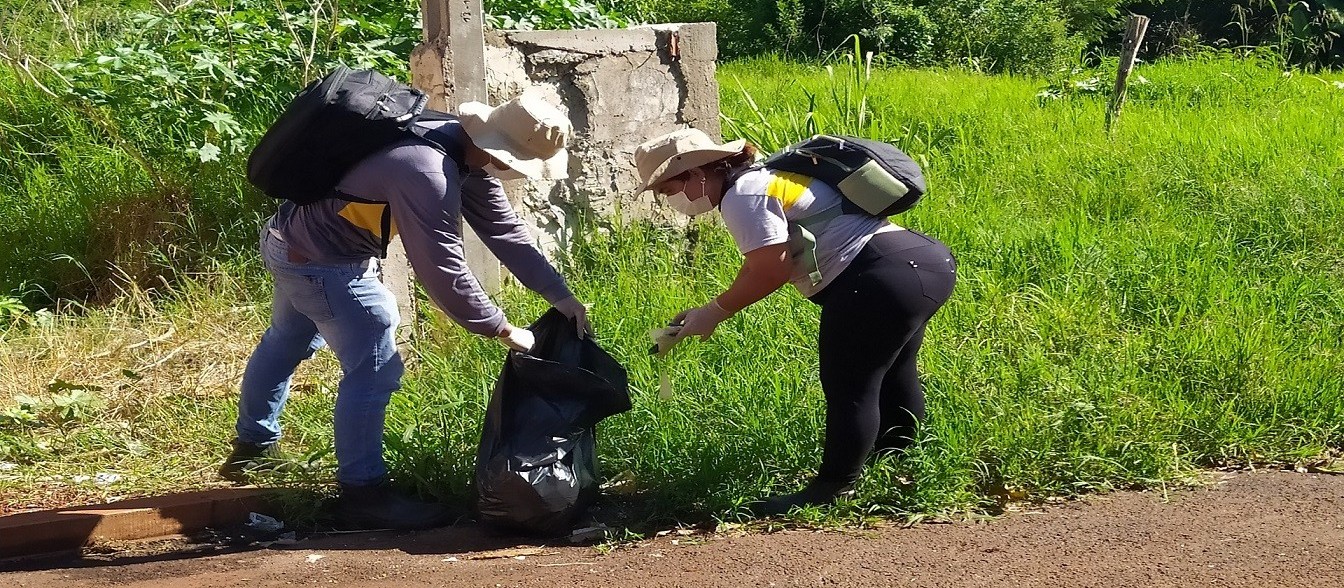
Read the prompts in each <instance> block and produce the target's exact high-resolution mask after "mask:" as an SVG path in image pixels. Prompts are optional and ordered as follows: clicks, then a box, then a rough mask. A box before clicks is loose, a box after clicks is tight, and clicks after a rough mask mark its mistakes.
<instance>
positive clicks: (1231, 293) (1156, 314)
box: [0, 58, 1344, 522]
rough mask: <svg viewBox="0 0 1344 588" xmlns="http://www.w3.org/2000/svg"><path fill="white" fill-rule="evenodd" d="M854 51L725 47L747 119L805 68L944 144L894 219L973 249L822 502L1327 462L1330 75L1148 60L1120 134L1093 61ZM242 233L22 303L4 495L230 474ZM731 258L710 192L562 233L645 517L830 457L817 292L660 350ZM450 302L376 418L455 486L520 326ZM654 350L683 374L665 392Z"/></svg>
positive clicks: (1331, 437)
mask: <svg viewBox="0 0 1344 588" xmlns="http://www.w3.org/2000/svg"><path fill="white" fill-rule="evenodd" d="M852 73H853V71H852V70H849V69H846V68H843V67H841V68H838V69H836V70H835V71H834V74H833V76H834V77H832V75H828V73H827V71H826V69H824V68H822V67H820V66H816V65H810V66H809V65H798V64H792V63H783V62H776V61H753V62H745V63H733V64H728V65H726V66H724V67H723V68H722V69H721V75H720V82H721V87H722V88H723V90H722V94H723V111H724V113H725V116H726V117H727V118H728V119H729V120H730V121H731V123H735V124H729V125H727V127H726V128H727V129H729V130H730V133H738V134H742V135H745V136H749V137H751V138H753V139H755V140H757V141H760V142H761V143H762V144H763V146H765V147H767V148H773V147H777V146H779V144H781V143H782V142H785V141H787V140H789V138H791V137H796V136H798V135H800V134H804V133H806V132H808V131H809V130H811V129H809V128H808V127H807V124H806V122H807V120H809V119H808V117H806V116H805V115H804V113H805V112H806V111H807V110H808V108H807V106H808V98H807V96H806V92H811V93H812V94H813V95H815V96H816V107H817V110H816V115H815V116H814V117H812V119H811V120H814V121H815V122H816V125H817V127H816V128H817V130H822V131H831V132H837V131H845V132H858V133H861V134H865V135H868V136H872V137H877V138H883V139H888V140H893V141H897V142H898V143H899V144H900V145H902V146H903V147H905V148H907V150H908V151H910V152H911V153H912V154H914V155H916V156H917V157H920V158H922V160H923V161H924V162H925V164H926V166H927V171H928V175H929V176H930V184H931V192H930V194H929V196H927V197H926V199H925V201H924V202H923V203H921V204H920V206H919V207H917V208H916V209H915V210H914V211H912V212H910V213H907V214H905V215H903V216H901V217H899V218H898V219H896V220H898V221H899V222H900V223H901V224H903V225H905V226H908V227H911V228H916V229H919V230H921V231H924V232H926V233H929V234H931V235H934V236H936V237H938V238H939V239H941V240H943V241H944V242H946V243H947V244H948V245H949V246H950V247H951V248H952V250H953V251H954V252H955V253H956V255H957V256H958V259H959V261H960V267H961V274H960V281H959V283H958V285H957V290H956V293H955V294H954V296H953V299H952V300H951V302H949V304H948V305H947V306H946V307H945V308H944V310H943V311H942V312H941V313H940V314H939V315H938V316H937V317H936V318H935V319H934V322H933V324H932V325H931V327H930V331H929V338H928V340H927V341H926V343H925V351H924V353H923V354H922V356H921V368H922V370H923V373H924V381H925V385H926V388H927V393H928V396H929V411H928V412H929V420H928V422H927V426H926V427H925V428H924V429H923V431H922V433H921V439H920V441H919V443H918V444H917V446H916V447H915V448H914V449H913V450H912V451H911V452H910V453H909V454H908V455H907V457H906V458H904V459H901V460H884V461H882V462H879V463H878V464H876V465H875V466H874V467H873V468H871V470H870V471H869V473H868V474H867V475H866V476H865V477H864V479H863V481H862V483H861V487H860V493H859V498H858V500H856V501H854V502H850V503H846V504H844V505H842V506H841V507H840V508H837V509H832V510H830V511H828V512H825V513H817V512H814V513H807V514H805V515H803V517H804V519H808V520H813V521H827V522H837V521H848V522H854V521H858V520H861V519H862V517H865V516H868V515H872V514H882V515H894V516H899V517H908V518H920V517H924V516H930V515H939V514H948V513H964V512H982V511H993V510H994V509H995V508H997V506H998V505H999V504H1001V503H1002V501H1004V500H1021V499H1029V500H1039V499H1047V498H1050V497H1060V496H1069V495H1073V494H1076V493H1081V492H1090V491H1098V490H1106V489H1112V488H1117V487H1135V486H1154V485H1160V484H1166V483H1170V482H1179V481H1182V480H1185V479H1187V478H1188V474H1189V473H1191V472H1192V471H1194V470H1195V469H1197V468H1199V467H1204V466H1211V465H1224V464H1232V465H1236V464H1245V463H1252V462H1255V463H1264V462H1275V463H1292V464H1303V463H1311V462H1312V461H1313V460H1315V459H1317V458H1319V457H1320V456H1322V455H1325V454H1328V453H1329V452H1330V451H1331V450H1332V449H1333V450H1338V449H1339V448H1340V447H1341V446H1344V386H1342V385H1341V381H1342V380H1344V342H1342V341H1341V337H1340V333H1341V332H1344V236H1342V235H1341V232H1340V231H1339V227H1340V226H1344V199H1341V197H1340V196H1341V192H1342V191H1344V169H1342V168H1341V165H1342V164H1341V162H1344V122H1341V121H1340V120H1339V117H1338V116H1337V113H1338V112H1340V109H1341V105H1342V103H1344V88H1342V87H1341V86H1344V84H1341V82H1340V79H1341V78H1340V77H1339V76H1338V75H1335V76H1316V75H1308V74H1302V73H1287V74H1286V73H1284V72H1283V71H1282V69H1281V68H1278V67H1276V66H1274V65H1273V64H1272V63H1269V62H1264V61H1258V60H1249V59H1247V60H1237V59H1229V58H1210V59H1207V60H1193V61H1184V62H1170V63H1158V64H1154V65H1146V64H1145V65H1143V66H1141V68H1140V70H1139V72H1138V73H1139V74H1141V75H1142V77H1143V80H1141V81H1140V82H1139V83H1137V84H1136V85H1135V86H1133V87H1132V88H1131V94H1130V102H1129V103H1128V105H1127V107H1126V110H1125V112H1124V115H1123V118H1122V119H1121V120H1120V123H1119V125H1118V127H1117V129H1116V130H1115V131H1114V133H1113V134H1112V135H1110V136H1107V135H1106V134H1105V133H1103V131H1102V129H1101V127H1102V118H1103V112H1104V109H1105V100H1104V98H1102V97H1100V96H1099V95H1098V94H1097V93H1096V92H1093V91H1091V90H1090V89H1089V88H1091V87H1101V88H1104V87H1105V85H1106V84H1105V83H1104V82H1100V83H1099V84H1098V83H1094V82H1092V81H1090V78H1091V77H1092V76H1093V75H1095V74H1096V72H1077V73H1074V74H1072V75H1071V76H1069V77H1061V78H1060V79H1058V80H1043V79H1037V78H1026V77H989V76H982V75H977V74H972V73H964V72H959V71H945V70H928V71H924V70H878V71H875V72H873V73H872V76H871V79H867V78H864V77H863V76H860V77H858V78H857V79H856V78H854V77H853V76H852ZM1102 79H1106V78H1105V77H1104V75H1103V77H1102ZM1052 88H1053V89H1054V90H1055V91H1053V92H1043V91H1046V90H1049V89H1052ZM742 89H745V90H746V92H747V93H748V94H749V95H750V96H751V97H754V101H753V100H749V99H748V98H747V96H746V95H744V94H743V92H742ZM847 90H848V91H849V94H848V95H846V94H845V92H846V91H847ZM860 112H863V116H862V117H860V116H859V113H860ZM688 237H689V238H688ZM250 255H251V254H250V253H249V254H247V255H245V256H243V257H240V258H238V259H234V260H220V262H219V263H218V266H217V269H216V270H215V271H211V272H207V273H204V274H202V275H199V276H192V277H187V278H186V279H184V280H183V281H182V282H181V283H182V284H183V285H181V286H178V287H176V289H175V291H174V293H173V294H172V295H170V296H167V297H166V298H158V299H152V300H151V299H149V298H147V297H145V296H144V295H143V294H142V293H140V292H138V291H136V290H131V291H128V292H126V293H125V294H123V295H122V296H121V297H120V298H119V300H121V302H120V303H119V304H117V305H114V306H112V307H108V308H98V309H91V310H89V311H88V312H84V313H70V314H67V313H63V312H62V313H57V314H55V315H31V314H29V315H24V316H23V318H21V319H20V320H18V321H16V322H15V323H14V326H12V327H11V328H10V329H9V330H7V331H4V332H3V333H2V334H0V337H2V338H3V347H0V389H3V390H5V391H6V392H10V391H13V392H14V393H25V394H27V396H28V398H26V399H24V400H10V399H9V398H0V403H3V404H0V410H5V412H4V413H3V416H0V462H4V463H5V464H6V465H4V466H3V468H4V469H3V470H0V512H2V511H4V510H6V509H15V508H21V507H23V506H24V505H27V504H38V503H43V502H49V501H51V500H61V499H69V498H72V497H73V498H80V499H83V498H89V497H94V496H101V497H108V496H116V495H126V494H135V493H141V492H146V491H156V490H164V489H170V488H184V487H197V486H200V485H206V484H210V483H214V482H213V474H212V471H213V467H214V466H215V464H216V463H217V461H218V460H219V459H220V458H222V457H223V455H224V453H225V451H226V446H225V444H226V442H227V440H228V438H229V437H230V436H231V426H230V423H231V420H232V410H233V404H232V403H233V394H234V388H235V386H236V382H237V379H238V375H239V374H240V373H241V367H242V363H243V362H244V361H245V359H246V354H247V352H248V350H249V347H250V345H251V344H252V343H253V342H254V341H255V340H256V337H257V336H258V335H259V333H260V330H261V328H262V327H263V325H264V321H265V315H266V308H265V305H266V301H267V299H266V297H265V296H266V292H265V290H266V283H265V279H264V276H263V275H262V274H261V273H260V272H259V271H258V269H257V267H256V262H255V260H254V259H252V258H251V257H249V256H250ZM737 262H738V257H737V255H736V253H735V251H734V249H733V248H732V245H731V242H730V240H729V239H728V238H727V235H726V234H725V233H724V232H723V231H722V230H721V229H720V228H718V227H717V226H716V225H714V224H713V223H704V224H701V225H697V226H695V227H693V228H692V229H691V231H690V232H689V233H686V232H681V231H673V230H669V229H659V228H655V227H644V226H635V227H630V228H629V229H628V230H625V231H621V232H618V233H616V234H613V235H605V236H593V237H592V238H591V240H590V241H588V242H585V243H580V244H579V245H578V246H577V247H576V249H575V250H574V251H572V252H571V255H570V256H569V258H568V259H567V260H566V266H567V273H568V275H569V276H570V279H571V282H572V285H573V287H574V289H575V290H576V291H577V292H578V293H579V295H580V297H581V298H583V299H585V300H587V301H590V302H592V303H593V305H594V307H593V310H592V313H593V319H594V324H595V325H596V328H597V329H598V333H599V339H600V342H601V343H602V344H603V345H604V346H605V347H606V348H607V349H609V350H610V351H611V352H612V353H613V354H614V355H615V356H616V357H618V358H619V359H621V360H622V361H623V362H625V364H626V366H627V368H628V369H629V371H630V376H631V385H632V391H631V392H632V394H633V396H634V404H635V408H634V410H632V411H631V412H629V413H627V414H624V415H620V416H618V417H614V418H612V419H610V420H609V421H607V422H606V423H604V424H603V425H602V427H601V429H600V435H601V437H600V439H599V446H600V451H601V453H602V465H603V469H604V472H605V473H606V474H607V475H608V476H613V477H618V478H620V479H623V480H629V482H628V483H626V484H623V485H622V486H621V488H622V491H630V492H634V493H636V494H637V495H638V496H639V497H641V498H642V499H643V500H642V504H643V505H644V506H645V507H647V509H648V510H647V511H646V512H647V513H648V514H649V516H655V517H658V518H664V519H665V518H682V519H703V518H706V517H718V518H729V517H731V516H732V515H733V513H735V512H737V511H738V510H739V507H740V505H741V504H742V503H743V502H745V501H747V500H749V499H752V498H754V497H756V496H759V495H760V494H762V493H765V492H770V491H776V490H786V489H792V488H793V487H794V486H795V485H796V484H798V483H800V482H801V481H802V480H804V479H805V478H806V477H807V476H809V475H810V474H811V472H812V468H814V467H815V466H816V464H817V461H818V460H819V458H820V438H821V430H820V426H821V422H822V416H823V405H822V400H821V394H820V389H819V384H818V383H817V376H816V370H817V368H816V365H817V358H816V351H815V344H814V340H815V334H816V323H817V316H818V313H817V309H816V308H815V307H814V306H812V305H811V304H810V303H808V302H807V301H805V300H803V299H801V298H800V297H798V296H797V295H796V294H794V293H793V292H781V293H778V294H776V295H774V296H772V297H770V298H769V299H767V300H766V301H764V302H762V303H760V304H758V305H756V306H754V307H752V308H750V309H748V310H747V311H745V312H743V313H741V314H739V315H738V316H737V317H735V318H733V319H732V320H731V321H729V322H728V323H727V324H725V325H723V326H722V327H720V329H719V330H718V332H717V333H716V335H715V337H714V338H713V339H712V340H710V341H708V342H704V343H699V342H696V343H691V344H687V345H685V347H684V348H680V349H679V350H678V352H677V353H676V354H674V355H673V356H672V357H671V358H670V359H667V360H653V359H651V358H649V357H648V356H647V355H645V353H644V352H645V350H646V349H647V346H648V338H647V336H648V331H649V329H650V328H652V327H655V326H658V325H660V324H662V323H663V322H665V321H666V320H667V319H668V318H670V317H671V316H672V315H673V314H674V313H676V312H677V311H679V310H681V309H683V308H686V307H688V306H691V305H696V304H700V303H701V302H703V301H704V300H705V299H707V298H708V297H709V296H712V295H713V294H715V293H717V292H718V291H719V290H720V289H722V288H724V287H726V286H727V284H728V283H729V281H730V280H731V278H732V275H733V272H734V270H735V268H736V264H737ZM504 298H505V302H506V308H507V309H508V310H509V312H510V314H511V316H514V317H517V319H518V320H526V319H527V318H530V317H533V316H536V315H538V314H540V312H541V311H542V310H544V306H543V303H542V302H541V301H540V300H539V299H537V298H535V297H533V296H530V295H528V294H526V293H522V292H516V291H514V292H509V293H507V294H506V295H505V297H504ZM430 323H431V325H432V326H431V328H429V329H427V331H428V333H429V334H428V336H427V337H426V338H425V339H423V340H422V341H420V343H419V345H418V351H419V352H420V353H421V357H420V360H419V362H418V365H417V367H416V368H415V369H414V372H413V375H411V376H410V377H408V378H407V381H406V385H405V389H404V391H403V393H402V394H399V395H398V396H397V397H396V398H394V401H393V407H392V410H391V411H390V416H389V420H388V430H387V435H386V439H387V444H388V447H389V456H390V459H391V461H392V464H393V467H394V469H395V470H396V472H397V474H398V475H399V476H400V477H401V478H403V479H406V480H410V481H414V482H415V483H416V484H417V485H418V486H419V487H420V488H421V489H422V490H424V491H426V492H429V493H432V494H436V495H439V496H442V497H444V498H448V499H457V498H461V497H463V496H465V493H466V488H467V483H468V481H469V476H470V470H471V467H472V463H473V460H474V454H475V445H476V442H477V438H478V434H479V428H480V422H481V415H482V411H483V407H484V405H485V403H486V400H487V398H488V395H489V391H490V388H491V386H492V384H493V381H494V378H495V376H496V374H497V372H498V369H499V366H500V363H501V360H502V358H503V355H504V351H503V349H502V348H501V347H499V346H498V345H497V344H496V343H494V342H490V341H483V340H479V339H475V338H471V337H467V336H465V335H464V334H463V332H462V331H461V330H460V329H457V328H456V327H451V326H448V325H447V324H446V323H444V322H443V321H442V320H441V319H439V318H437V317H430ZM323 358H324V359H321V360H320V361H319V362H318V363H317V365H315V366H313V367H310V368H306V369H305V371H304V372H303V374H302V377H301V379H300V382H299V387H298V393H297V394H296V396H295V398H294V399H293V400H292V401H291V403H290V406H289V409H288V410H289V411H288V412H287V421H286V425H287V435H288V436H287V441H286V443H287V445H288V446H289V447H290V448H291V449H294V450H297V451H299V452H301V453H306V454H308V455H309V456H311V457H312V458H313V459H314V460H315V461H316V462H318V463H322V464H328V465H329V464H330V463H331V456H330V454H329V447H330V425H329V418H330V417H329V414H330V409H331V406H332V402H333V395H334V388H335V371H334V366H333V365H332V362H331V360H330V358H329V356H325V355H324V356H323ZM660 372H665V373H667V374H668V375H669V376H670V378H671V379H672V381H673V382H674V384H675V387H676V391H675V394H674V395H673V397H672V398H670V399H660V398H659V397H658V379H659V373H660ZM48 383H51V384H50V385H48ZM6 396H8V394H6ZM21 404H22V406H20V405H21ZM324 471H325V472H327V473H326V474H325V475H327V476H329V475H330V474H329V472H330V470H329V469H328V470H324ZM100 472H101V473H116V474H119V475H120V476H121V477H120V479H118V480H116V481H114V482H110V483H108V482H107V480H108V478H107V477H104V478H102V479H98V478H96V477H95V476H96V474H98V473H100ZM321 477H322V476H321V475H319V476H318V478H321ZM319 481H321V480H320V479H313V480H307V481H303V480H300V481H298V483H301V484H307V483H311V482H319ZM100 482H103V483H101V484H100ZM277 482H278V481H277Z"/></svg>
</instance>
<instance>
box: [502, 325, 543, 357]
mask: <svg viewBox="0 0 1344 588" xmlns="http://www.w3.org/2000/svg"><path fill="white" fill-rule="evenodd" d="M495 339H497V340H498V341H499V342H500V343H501V344H503V345H504V346H505V347H508V348H509V349H512V350H514V351H517V352H519V353H527V352H528V351H531V350H532V346H533V345H536V344H537V337H536V336H535V335H533V334H532V331H529V330H527V329H524V328H522V327H515V326H513V325H505V326H504V332H503V333H500V334H499V336H497V337H495Z"/></svg>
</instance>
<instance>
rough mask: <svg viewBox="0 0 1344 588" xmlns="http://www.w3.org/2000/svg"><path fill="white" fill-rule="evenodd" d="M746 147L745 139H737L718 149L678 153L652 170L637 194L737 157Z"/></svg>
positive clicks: (710, 148)
mask: <svg viewBox="0 0 1344 588" xmlns="http://www.w3.org/2000/svg"><path fill="white" fill-rule="evenodd" d="M746 146H747V141H746V139H738V140H736V141H729V142H728V143H725V144H723V145H720V146H718V147H709V148H705V149H694V150H691V151H687V152H685V153H678V154H677V155H676V156H673V157H671V158H669V159H668V160H667V161H664V162H663V163H662V164H661V165H659V166H658V167H656V168H654V170H653V173H652V174H650V175H649V179H648V180H647V181H645V182H644V183H643V184H642V185H640V187H639V190H638V192H643V191H645V190H648V189H650V188H652V187H654V186H657V185H658V184H660V183H662V182H664V181H666V180H668V179H669V178H674V177H676V176H678V175H681V174H682V173H684V172H686V171H688V170H692V169H695V168H697V167H700V166H702V165H708V164H711V163H714V162H715V161H718V160H720V159H723V158H725V157H731V156H733V155H737V154H738V153H741V152H742V149H743V148H744V147H746Z"/></svg>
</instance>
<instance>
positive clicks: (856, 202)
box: [764, 135, 927, 217]
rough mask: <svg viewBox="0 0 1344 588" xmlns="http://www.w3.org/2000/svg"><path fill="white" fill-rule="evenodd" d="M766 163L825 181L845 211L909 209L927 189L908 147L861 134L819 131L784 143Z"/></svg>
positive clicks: (888, 212) (879, 213) (884, 214)
mask: <svg viewBox="0 0 1344 588" xmlns="http://www.w3.org/2000/svg"><path fill="white" fill-rule="evenodd" d="M764 165H765V167H767V168H770V169H773V170H779V171H784V172H792V173H796V174H802V175H804V176H808V177H810V178H815V179H818V180H821V181H822V182H825V183H826V184H827V185H829V186H831V187H833V188H835V189H836V190H837V191H838V192H840V194H841V195H842V196H844V198H845V202H844V203H843V206H842V208H843V209H844V212H845V213H846V214H857V213H860V212H862V213H867V214H870V215H873V216H880V217H888V216H891V215H893V214H897V213H901V212H905V211H907V210H910V208H911V207H913V206H914V205H915V203H916V202H918V201H919V198H920V197H921V196H923V195H924V192H925V191H926V190H927V186H926V185H925V183H924V173H923V172H921V171H920V169H919V164H917V163H915V161H914V160H913V159H910V156H909V155H906V154H905V152H904V151H901V150H900V149H897V148H896V146H894V145H891V144H889V143H883V142H881V141H873V140H871V139H862V138H859V137H848V136H843V135H841V136H831V135H816V136H814V137H812V138H811V139H806V140H803V141H799V142H797V143H794V144H793V145H789V146H788V147H785V148H784V149H783V150H781V151H780V152H779V153H776V154H774V155H772V156H770V157H769V158H768V159H766V160H765V163H764ZM836 212H837V213H838V212H839V211H836Z"/></svg>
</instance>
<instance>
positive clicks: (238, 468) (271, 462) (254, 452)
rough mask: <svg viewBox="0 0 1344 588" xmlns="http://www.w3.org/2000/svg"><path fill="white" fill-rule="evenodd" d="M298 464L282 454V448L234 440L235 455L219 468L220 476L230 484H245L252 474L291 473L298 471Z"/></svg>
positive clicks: (231, 454) (230, 455)
mask: <svg viewBox="0 0 1344 588" xmlns="http://www.w3.org/2000/svg"><path fill="white" fill-rule="evenodd" d="M299 469H300V468H299V466H298V464H297V463H295V462H294V461H293V460H292V459H290V458H288V457H287V456H286V455H285V454H283V453H281V452H280V447H279V446H278V445H277V444H275V443H272V444H270V445H253V444H251V443H245V442H243V441H239V440H237V439H234V440H233V453H230V454H229V457H227V458H225V459H224V465H222V466H219V476H220V477H221V478H224V479H225V480H228V481H230V482H235V483H238V484H244V483H246V482H247V481H248V476H249V475H250V474H255V473H259V472H280V473H289V472H294V471H298V470H299Z"/></svg>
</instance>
